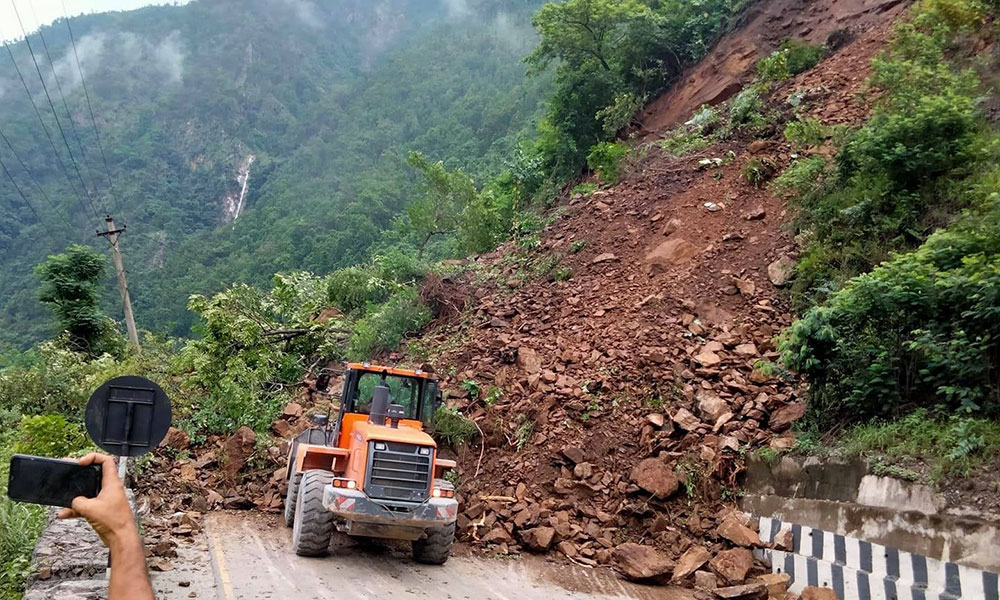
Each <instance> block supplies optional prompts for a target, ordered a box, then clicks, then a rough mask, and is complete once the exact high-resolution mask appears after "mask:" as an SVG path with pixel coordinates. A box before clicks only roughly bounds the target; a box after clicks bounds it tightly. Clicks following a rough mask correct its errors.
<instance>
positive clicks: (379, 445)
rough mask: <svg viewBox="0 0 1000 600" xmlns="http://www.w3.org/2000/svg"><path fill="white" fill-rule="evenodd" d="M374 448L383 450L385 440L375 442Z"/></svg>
mask: <svg viewBox="0 0 1000 600" xmlns="http://www.w3.org/2000/svg"><path fill="white" fill-rule="evenodd" d="M375 449H376V450H385V442H375Z"/></svg>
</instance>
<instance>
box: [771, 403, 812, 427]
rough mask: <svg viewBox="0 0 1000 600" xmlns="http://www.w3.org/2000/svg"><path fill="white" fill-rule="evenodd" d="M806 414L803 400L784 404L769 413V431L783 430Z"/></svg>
mask: <svg viewBox="0 0 1000 600" xmlns="http://www.w3.org/2000/svg"><path fill="white" fill-rule="evenodd" d="M805 414H806V405H805V403H803V402H792V403H791V404H786V405H785V406H782V407H781V408H779V409H778V410H776V411H774V412H773V413H771V420H770V422H769V424H770V426H771V431H775V432H778V431H784V430H786V429H788V428H789V427H791V425H792V423H794V422H795V421H798V420H799V419H801V418H802V417H804V416H805Z"/></svg>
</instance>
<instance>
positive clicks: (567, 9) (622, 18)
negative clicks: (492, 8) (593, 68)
mask: <svg viewBox="0 0 1000 600" xmlns="http://www.w3.org/2000/svg"><path fill="white" fill-rule="evenodd" d="M653 18H654V14H653V12H652V10H651V9H650V8H649V7H648V6H646V5H645V4H643V3H641V2H638V1H636V0H569V1H568V2H561V3H556V2H549V3H547V4H545V5H544V6H542V8H541V9H539V11H538V13H536V14H535V16H534V18H532V19H531V24H532V25H534V26H535V29H537V30H538V33H539V35H540V36H541V41H540V42H539V44H538V46H537V47H536V48H535V50H534V51H533V52H532V53H531V54H530V55H529V56H528V58H527V59H526V61H527V62H528V64H530V65H531V66H532V67H533V68H534V69H536V70H538V71H541V70H544V69H545V68H546V67H548V65H549V63H551V62H552V61H553V60H556V59H558V60H560V61H562V63H563V65H564V68H567V69H573V70H575V69H579V68H581V67H585V66H587V65H590V64H596V65H599V66H600V68H602V69H604V70H605V71H616V70H618V68H619V67H620V60H621V56H622V53H623V50H624V46H625V42H626V41H628V38H629V28H630V27H633V26H636V25H639V24H640V23H642V22H643V21H647V22H648V21H649V20H651V19H653Z"/></svg>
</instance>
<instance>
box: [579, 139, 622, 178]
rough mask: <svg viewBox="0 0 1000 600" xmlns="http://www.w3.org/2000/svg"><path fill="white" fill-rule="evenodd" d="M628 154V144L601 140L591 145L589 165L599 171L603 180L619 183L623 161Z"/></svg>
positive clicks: (598, 173) (596, 171) (588, 157)
mask: <svg viewBox="0 0 1000 600" xmlns="http://www.w3.org/2000/svg"><path fill="white" fill-rule="evenodd" d="M627 155H628V146H626V145H625V144H622V143H620V142H601V143H599V144H595V145H594V146H592V147H591V149H590V153H589V154H588V155H587V166H588V167H590V169H591V170H592V171H594V172H595V173H597V176H598V177H600V178H601V181H603V182H604V183H608V184H615V183H618V177H619V175H620V174H621V167H622V162H623V161H624V160H625V157H626V156H627Z"/></svg>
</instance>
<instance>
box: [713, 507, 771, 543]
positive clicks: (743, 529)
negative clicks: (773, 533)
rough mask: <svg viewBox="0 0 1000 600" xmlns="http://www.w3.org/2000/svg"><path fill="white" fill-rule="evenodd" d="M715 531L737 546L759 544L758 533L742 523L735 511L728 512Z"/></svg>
mask: <svg viewBox="0 0 1000 600" xmlns="http://www.w3.org/2000/svg"><path fill="white" fill-rule="evenodd" d="M715 533H716V534H718V536H719V537H723V538H726V539H727V540H729V541H730V542H732V543H734V544H736V545H737V546H745V547H754V546H760V545H761V542H760V535H759V534H758V533H757V532H756V531H754V530H753V529H750V528H749V527H747V526H746V525H744V524H743V523H742V522H741V521H740V518H739V515H738V514H737V513H735V512H733V513H730V514H729V515H728V516H726V518H725V519H723V520H722V523H720V524H719V527H718V529H716V531H715Z"/></svg>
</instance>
